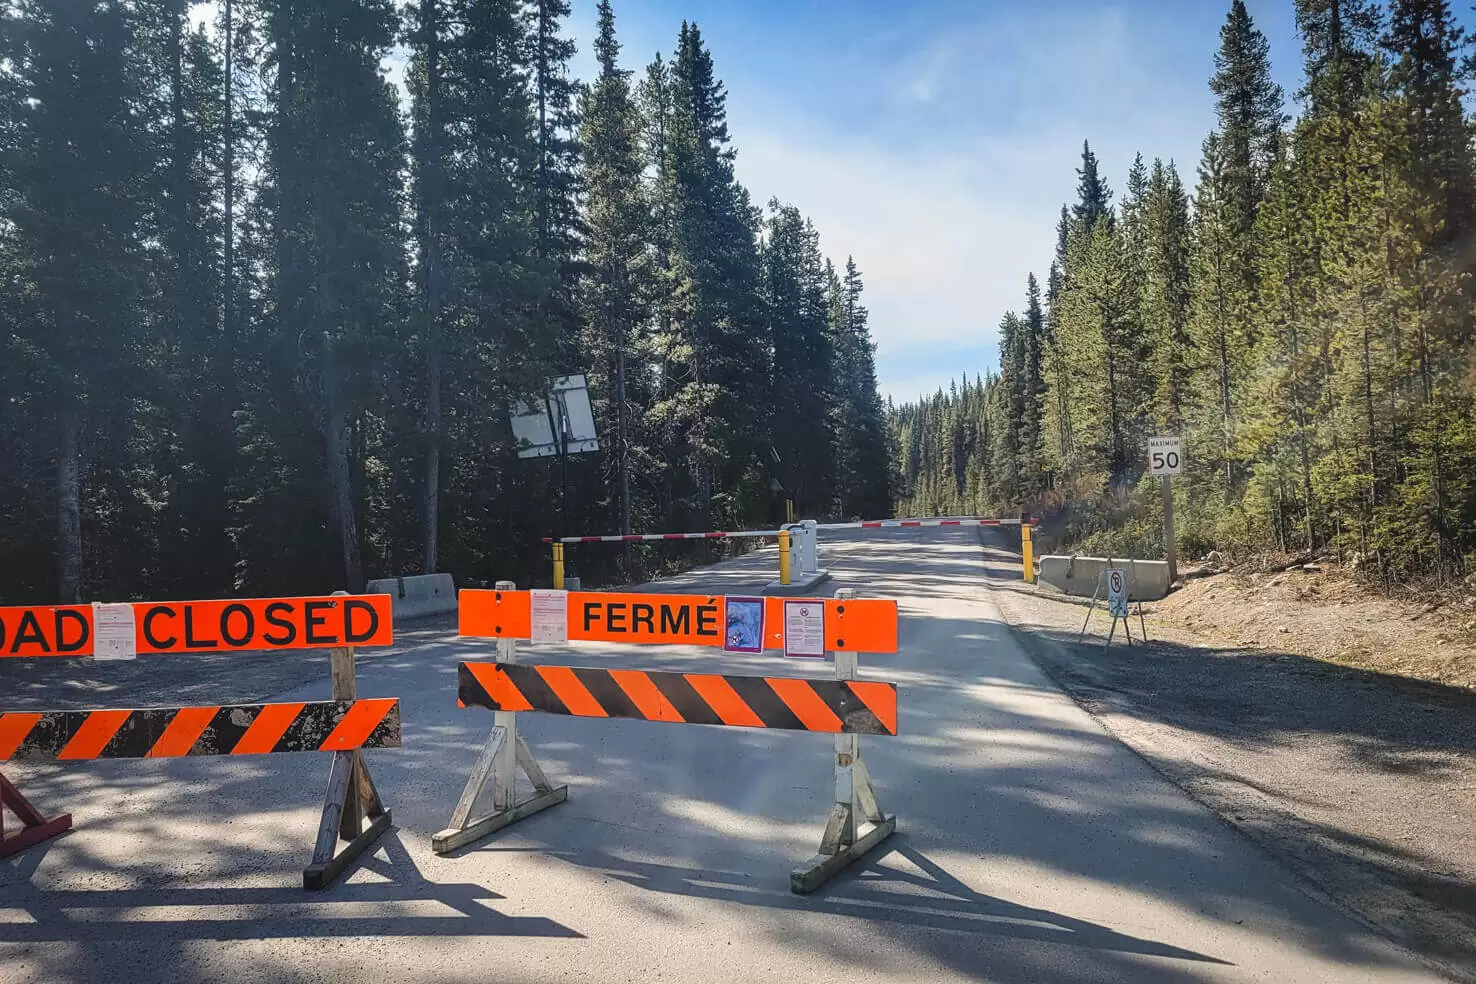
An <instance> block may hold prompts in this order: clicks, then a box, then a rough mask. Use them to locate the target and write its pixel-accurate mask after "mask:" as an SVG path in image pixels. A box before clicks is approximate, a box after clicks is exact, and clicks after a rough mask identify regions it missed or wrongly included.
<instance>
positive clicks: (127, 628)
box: [92, 602, 138, 659]
mask: <svg viewBox="0 0 1476 984" xmlns="http://www.w3.org/2000/svg"><path fill="white" fill-rule="evenodd" d="M92 656H93V658H94V659H137V658H138V635H137V634H136V632H135V631H134V626H133V606H132V605H128V604H121V605H102V604H98V603H97V602H93V603H92Z"/></svg>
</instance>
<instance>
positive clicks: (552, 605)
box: [528, 588, 569, 642]
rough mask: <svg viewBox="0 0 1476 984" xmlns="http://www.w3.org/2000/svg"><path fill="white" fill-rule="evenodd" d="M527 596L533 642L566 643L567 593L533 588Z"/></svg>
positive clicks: (567, 629)
mask: <svg viewBox="0 0 1476 984" xmlns="http://www.w3.org/2000/svg"><path fill="white" fill-rule="evenodd" d="M528 594H529V595H530V596H531V601H532V608H533V612H532V615H533V626H532V629H533V631H532V633H531V635H532V639H533V641H534V642H568V641H569V592H567V591H550V590H546V589H543V590H540V589H538V588H534V589H533V590H532V591H529V592H528Z"/></svg>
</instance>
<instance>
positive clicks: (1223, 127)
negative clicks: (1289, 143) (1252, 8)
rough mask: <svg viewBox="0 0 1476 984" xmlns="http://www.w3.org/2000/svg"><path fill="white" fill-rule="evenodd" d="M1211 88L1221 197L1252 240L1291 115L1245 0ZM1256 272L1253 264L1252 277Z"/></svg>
mask: <svg viewBox="0 0 1476 984" xmlns="http://www.w3.org/2000/svg"><path fill="white" fill-rule="evenodd" d="M1209 85H1210V91H1211V92H1212V93H1214V96H1215V116H1216V122H1217V127H1216V132H1217V133H1218V134H1219V153H1220V158H1221V161H1220V165H1219V167H1220V171H1221V173H1222V175H1223V180H1224V184H1225V186H1224V188H1222V189H1221V190H1220V192H1219V193H1220V194H1221V196H1222V197H1224V198H1225V199H1226V201H1227V202H1229V203H1230V206H1229V207H1230V208H1231V215H1232V219H1233V222H1234V226H1233V229H1234V231H1235V234H1236V236H1237V237H1239V238H1243V239H1244V240H1247V241H1248V240H1249V237H1250V232H1251V228H1252V226H1254V225H1255V220H1256V212H1257V209H1258V208H1259V206H1260V202H1261V199H1262V198H1264V197H1265V195H1266V186H1267V183H1268V182H1269V181H1270V176H1271V167H1272V165H1273V164H1274V163H1275V160H1276V156H1277V150H1278V147H1279V145H1280V140H1281V129H1282V126H1283V124H1284V123H1285V121H1286V116H1285V113H1284V112H1283V109H1282V107H1283V104H1284V100H1285V97H1284V96H1283V94H1282V91H1281V86H1279V85H1277V84H1276V83H1275V82H1274V81H1273V80H1272V78H1271V46H1270V44H1269V43H1268V42H1267V41H1266V36H1265V35H1264V34H1262V33H1261V31H1260V30H1259V29H1258V28H1257V27H1256V26H1255V23H1254V22H1253V21H1252V20H1251V16H1250V14H1249V13H1248V12H1247V11H1246V9H1245V2H1244V0H1233V2H1232V3H1231V5H1230V13H1229V14H1228V15H1226V17H1225V23H1224V25H1223V26H1221V28H1220V49H1219V50H1218V51H1217V52H1215V74H1214V75H1213V76H1212V77H1211V78H1210V83H1209ZM1251 269H1252V265H1251V264H1247V265H1246V271H1247V274H1246V275H1247V276H1249V275H1250V270H1251Z"/></svg>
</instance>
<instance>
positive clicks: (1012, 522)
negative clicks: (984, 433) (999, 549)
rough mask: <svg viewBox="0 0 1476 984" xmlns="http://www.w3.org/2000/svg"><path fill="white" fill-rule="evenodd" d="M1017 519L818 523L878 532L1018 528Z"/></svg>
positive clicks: (974, 518) (840, 528) (838, 528)
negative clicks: (916, 528) (917, 528)
mask: <svg viewBox="0 0 1476 984" xmlns="http://www.w3.org/2000/svg"><path fill="white" fill-rule="evenodd" d="M1019 525H1020V520H1018V519H981V518H978V517H970V518H968V519H873V520H864V521H862V522H859V523H820V524H818V525H817V527H816V528H817V529H822V530H879V529H886V528H889V527H899V526H907V527H911V526H1019Z"/></svg>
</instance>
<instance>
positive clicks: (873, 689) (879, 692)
mask: <svg viewBox="0 0 1476 984" xmlns="http://www.w3.org/2000/svg"><path fill="white" fill-rule="evenodd" d="M846 686H847V687H850V688H851V693H853V694H855V695H856V696H857V697H860V698H861V703H863V704H865V705H866V709H867V710H868V711H870V712H871V713H873V714H875V715H876V719H877V720H878V721H880V722H881V723H882V727H883V728H886V729H887V732H888V734H893V735H895V734H896V733H897V689H896V688H895V687H894V686H892V685H891V684H889V683H877V682H875V681H872V682H870V683H868V682H866V681H863V680H847V681H846Z"/></svg>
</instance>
